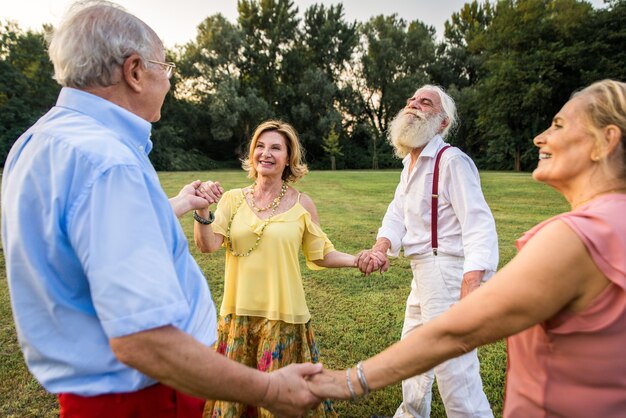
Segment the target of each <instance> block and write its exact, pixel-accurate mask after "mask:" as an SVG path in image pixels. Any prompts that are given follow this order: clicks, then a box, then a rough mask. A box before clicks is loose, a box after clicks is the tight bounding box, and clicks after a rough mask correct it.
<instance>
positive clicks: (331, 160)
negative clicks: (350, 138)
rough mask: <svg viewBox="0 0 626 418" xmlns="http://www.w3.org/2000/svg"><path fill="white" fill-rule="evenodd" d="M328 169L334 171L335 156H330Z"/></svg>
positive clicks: (335, 167) (335, 166)
mask: <svg viewBox="0 0 626 418" xmlns="http://www.w3.org/2000/svg"><path fill="white" fill-rule="evenodd" d="M330 169H331V170H333V171H335V170H336V169H337V165H336V164H335V156H334V155H331V156H330Z"/></svg>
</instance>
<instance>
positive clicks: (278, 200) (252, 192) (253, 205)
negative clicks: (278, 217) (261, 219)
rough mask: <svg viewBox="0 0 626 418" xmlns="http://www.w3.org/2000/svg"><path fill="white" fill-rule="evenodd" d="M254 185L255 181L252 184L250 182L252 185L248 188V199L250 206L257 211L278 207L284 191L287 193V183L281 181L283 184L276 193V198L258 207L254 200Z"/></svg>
mask: <svg viewBox="0 0 626 418" xmlns="http://www.w3.org/2000/svg"><path fill="white" fill-rule="evenodd" d="M255 187H256V181H255V182H254V184H252V187H251V188H250V190H248V194H249V195H250V201H251V202H252V208H254V210H256V211H257V212H263V211H266V210H268V209H270V208H271V209H276V208H277V207H278V205H280V201H281V200H282V198H283V197H284V196H285V193H287V183H285V181H283V185H282V186H281V188H280V193H279V194H278V196H276V198H275V199H274V200H272V203H270V204H269V205H267V206H265V207H264V208H259V207H257V205H256V202H255V201H254V188H255Z"/></svg>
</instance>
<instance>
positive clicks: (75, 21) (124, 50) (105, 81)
mask: <svg viewBox="0 0 626 418" xmlns="http://www.w3.org/2000/svg"><path fill="white" fill-rule="evenodd" d="M48 41H49V45H50V46H49V47H48V54H49V55H50V60H51V61H52V63H53V64H54V78H55V79H56V81H57V82H58V83H59V84H60V85H62V86H64V87H74V88H88V87H97V86H99V87H107V86H110V85H112V84H114V83H115V82H116V75H117V74H118V73H119V71H120V68H121V66H122V64H123V63H124V61H125V60H126V58H128V57H129V56H130V55H132V54H138V55H139V56H140V57H141V58H142V59H143V60H144V65H145V60H146V59H149V58H152V57H153V55H155V54H157V53H158V52H160V51H162V50H163V44H162V42H161V40H160V39H159V37H158V36H157V34H156V33H155V32H154V31H153V30H152V29H151V28H150V27H149V26H148V25H146V24H145V23H144V22H143V21H141V20H140V19H139V18H137V17H135V16H133V15H131V14H130V13H128V12H127V11H126V10H124V9H123V8H122V7H121V6H119V5H117V4H115V3H111V2H108V1H102V0H95V1H94V0H87V1H77V2H75V3H74V4H73V5H72V6H71V7H70V9H69V10H68V12H67V13H66V14H65V16H64V18H63V20H62V21H61V23H60V24H59V27H58V28H57V29H56V30H55V31H54V32H53V33H52V34H51V36H50V37H49V39H48Z"/></svg>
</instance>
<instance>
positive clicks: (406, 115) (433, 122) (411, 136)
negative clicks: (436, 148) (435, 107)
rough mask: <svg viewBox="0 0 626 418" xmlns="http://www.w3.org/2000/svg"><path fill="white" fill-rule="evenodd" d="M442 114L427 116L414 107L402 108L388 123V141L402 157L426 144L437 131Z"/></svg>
mask: <svg viewBox="0 0 626 418" xmlns="http://www.w3.org/2000/svg"><path fill="white" fill-rule="evenodd" d="M443 118H444V116H443V115H433V116H428V115H426V114H425V113H423V112H420V111H418V110H415V109H402V110H401V111H400V112H398V114H397V115H396V117H395V118H393V120H392V121H391V123H390V124H389V142H390V143H391V145H392V146H393V148H394V151H395V153H396V155H397V156H398V157H400V158H404V157H405V156H406V155H407V154H409V153H410V152H411V150H412V149H414V148H421V147H423V146H425V145H426V144H428V142H430V140H431V139H433V137H434V136H435V135H437V134H438V133H439V129H440V128H441V122H442V121H443Z"/></svg>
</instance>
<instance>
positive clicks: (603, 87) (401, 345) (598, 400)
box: [310, 80, 626, 418]
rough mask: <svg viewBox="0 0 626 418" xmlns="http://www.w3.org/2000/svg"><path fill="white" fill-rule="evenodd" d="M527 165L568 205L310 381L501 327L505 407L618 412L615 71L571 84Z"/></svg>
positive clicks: (625, 320)
mask: <svg viewBox="0 0 626 418" xmlns="http://www.w3.org/2000/svg"><path fill="white" fill-rule="evenodd" d="M534 143H535V145H536V146H537V148H539V164H538V166H537V168H536V169H535V171H534V172H533V177H534V178H535V179H536V180H538V181H541V182H544V183H546V184H548V185H550V186H552V187H554V188H555V189H557V190H558V191H559V192H560V193H562V194H563V196H565V198H566V199H567V200H568V202H569V203H570V204H571V206H572V210H571V211H570V212H567V213H564V214H561V215H559V216H556V217H554V218H552V219H550V220H548V221H545V222H543V223H542V224H540V225H538V226H536V227H535V228H533V229H532V230H530V231H529V232H528V233H526V234H525V235H524V236H523V237H522V238H521V239H520V240H519V241H518V248H519V250H520V251H519V253H518V255H517V256H516V257H515V258H513V260H511V262H510V263H509V264H507V265H506V266H505V267H504V268H503V269H502V270H500V271H499V272H498V273H497V274H496V275H495V276H494V277H493V278H492V279H491V280H490V281H488V282H487V283H486V284H484V285H483V286H482V287H481V288H480V289H478V290H477V291H475V292H473V293H472V294H471V295H469V296H467V297H465V298H464V299H463V300H462V301H460V302H459V303H458V304H456V305H455V306H454V307H453V308H452V309H450V310H449V311H448V312H447V313H446V314H444V315H442V316H440V317H439V318H437V319H436V320H434V321H432V322H430V323H428V324H426V325H423V326H422V327H420V328H418V329H416V330H415V331H413V333H412V334H411V335H410V336H409V337H408V338H406V339H404V340H402V341H400V342H398V343H396V344H394V345H393V346H391V347H389V348H388V349H386V350H385V351H383V352H382V353H380V354H378V355H376V356H374V357H372V358H370V359H368V360H365V361H363V362H360V363H359V364H358V365H357V367H356V368H353V369H348V370H347V371H342V372H339V371H328V370H325V371H324V372H323V373H321V374H319V375H316V376H314V377H313V378H312V379H311V381H310V387H311V389H312V391H313V392H315V393H316V394H317V395H319V396H322V397H332V398H338V399H350V398H353V399H355V398H356V397H357V396H360V395H363V394H367V392H369V391H370V390H374V389H379V388H382V387H384V386H387V385H389V384H392V383H396V382H399V381H401V380H402V379H405V378H407V377H410V376H413V375H416V374H419V373H422V372H424V371H426V370H429V369H431V368H432V367H434V366H435V365H437V364H439V363H441V362H443V361H444V360H447V359H449V358H451V357H454V356H458V355H460V354H463V353H465V352H467V351H469V350H471V349H473V348H475V347H477V346H479V345H482V344H486V343H489V342H493V341H496V340H498V339H500V338H503V337H507V336H508V337H509V338H508V340H507V342H508V352H509V366H508V370H507V384H506V394H505V405H504V416H505V417H520V418H527V417H604V418H606V417H624V416H626V352H625V351H624V350H625V349H624V347H625V344H626V216H625V215H624V213H626V194H625V193H626V83H622V82H617V81H611V80H604V81H601V82H598V83H595V84H592V85H591V86H589V87H587V88H586V89H584V90H582V91H580V92H578V93H576V94H574V95H573V96H572V98H571V100H570V101H569V102H567V103H566V104H565V106H563V108H562V109H561V111H560V112H559V113H558V114H557V115H556V116H555V117H554V119H553V121H552V125H551V126H550V127H549V128H548V129H547V130H546V131H545V132H543V133H542V134H540V135H538V136H537V137H536V138H535V140H534Z"/></svg>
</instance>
